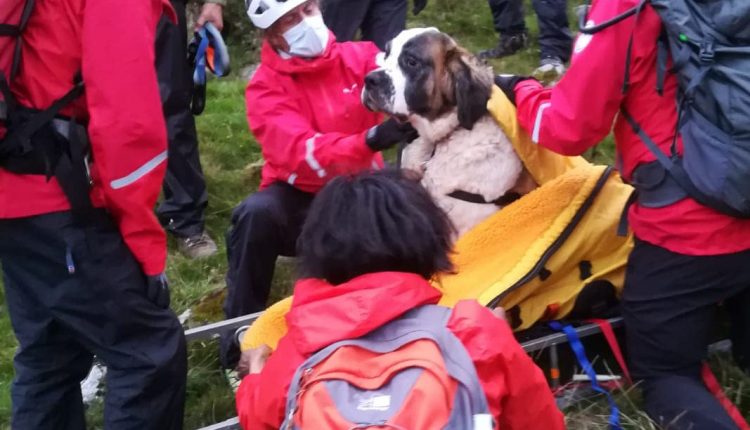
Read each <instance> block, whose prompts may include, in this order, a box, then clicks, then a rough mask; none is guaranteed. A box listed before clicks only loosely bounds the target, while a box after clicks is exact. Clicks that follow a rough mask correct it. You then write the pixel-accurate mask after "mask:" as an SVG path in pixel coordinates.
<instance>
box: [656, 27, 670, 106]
mask: <svg viewBox="0 0 750 430" xmlns="http://www.w3.org/2000/svg"><path fill="white" fill-rule="evenodd" d="M668 57H669V39H668V36H667V31H666V29H665V28H664V27H662V29H661V33H660V34H659V39H658V40H657V41H656V92H657V93H658V94H659V95H660V96H661V95H663V94H664V79H665V78H666V75H667V58H668Z"/></svg>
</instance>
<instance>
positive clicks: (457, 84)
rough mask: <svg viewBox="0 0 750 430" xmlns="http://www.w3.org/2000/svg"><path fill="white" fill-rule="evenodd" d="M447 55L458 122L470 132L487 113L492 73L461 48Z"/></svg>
mask: <svg viewBox="0 0 750 430" xmlns="http://www.w3.org/2000/svg"><path fill="white" fill-rule="evenodd" d="M449 55H450V58H449V59H448V70H449V71H450V74H451V75H452V76H451V77H452V80H453V93H454V97H455V98H454V100H456V107H457V110H458V121H459V124H461V126H462V127H463V128H465V129H467V130H471V129H472V128H473V127H474V124H475V123H476V122H477V121H479V119H480V118H481V117H482V116H484V115H485V114H486V113H487V101H488V100H489V99H490V95H491V94H492V72H491V71H490V70H489V69H488V68H486V67H484V66H482V65H481V64H480V63H479V61H478V60H477V59H476V58H475V57H474V56H472V55H471V54H470V53H469V52H467V51H466V50H464V49H462V48H458V47H457V48H455V49H453V50H452V51H451V52H450V53H449Z"/></svg>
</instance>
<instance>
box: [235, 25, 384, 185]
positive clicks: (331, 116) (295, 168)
mask: <svg viewBox="0 0 750 430" xmlns="http://www.w3.org/2000/svg"><path fill="white" fill-rule="evenodd" d="M378 52H379V51H378V48H377V47H376V46H375V45H374V44H372V43H371V42H356V43H352V42H349V43H338V42H336V40H335V37H334V36H333V33H331V35H330V41H329V43H328V47H327V48H326V51H325V52H324V53H323V55H322V56H320V57H317V58H314V59H312V60H307V59H303V58H291V59H288V60H285V59H283V58H281V57H280V56H279V54H278V53H277V52H276V51H275V50H274V49H273V48H271V46H270V45H269V44H268V43H264V45H263V49H262V52H261V61H260V67H259V68H258V70H257V72H256V73H255V75H254V76H253V79H252V80H251V81H250V83H249V84H248V86H247V93H246V95H247V97H246V100H247V118H248V121H249V123H250V129H251V130H252V132H253V134H254V135H255V138H256V139H257V140H258V142H259V143H260V146H261V148H262V150H263V158H264V159H265V160H266V164H265V166H264V167H263V175H262V176H263V178H262V182H261V188H265V187H267V186H268V185H270V184H271V183H273V182H276V181H285V182H288V183H290V184H292V185H294V186H295V187H297V188H299V189H300V190H302V191H306V192H317V191H318V190H320V189H321V188H322V187H323V185H325V184H326V183H327V182H328V181H329V180H330V179H331V178H333V177H334V176H336V175H340V174H346V173H356V172H360V171H362V170H367V169H370V168H373V167H380V166H382V158H381V156H380V155H379V154H376V153H374V152H373V151H372V150H370V148H369V147H368V146H367V145H366V144H365V134H366V133H367V130H369V129H370V127H372V126H374V125H377V124H378V123H379V122H380V120H381V115H379V114H376V113H373V112H370V111H368V110H367V109H366V108H365V107H364V106H363V105H362V102H361V101H360V95H361V93H362V88H363V87H364V82H365V76H366V75H367V73H369V72H370V71H372V70H374V69H375V68H376V67H377V66H376V65H375V56H376V55H377V54H378Z"/></svg>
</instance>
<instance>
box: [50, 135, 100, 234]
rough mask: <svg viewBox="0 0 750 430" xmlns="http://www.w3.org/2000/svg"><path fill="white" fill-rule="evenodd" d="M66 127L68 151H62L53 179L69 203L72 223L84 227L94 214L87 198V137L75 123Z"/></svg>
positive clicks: (88, 189) (89, 180)
mask: <svg viewBox="0 0 750 430" xmlns="http://www.w3.org/2000/svg"><path fill="white" fill-rule="evenodd" d="M68 125H69V126H68V133H67V136H64V137H65V138H66V139H67V141H68V145H69V147H68V149H69V151H62V155H61V156H60V159H59V160H58V162H57V166H56V168H55V178H56V179H57V182H58V183H59V184H60V188H62V190H63V192H64V193H65V196H66V197H67V198H68V201H69V202H70V210H71V212H72V213H73V220H74V222H76V223H77V224H79V225H86V224H88V223H89V221H91V219H92V216H93V213H94V206H93V205H92V204H91V198H90V196H89V192H90V190H91V179H90V178H89V174H88V167H87V164H86V157H87V156H88V148H89V145H88V137H87V134H86V130H85V128H84V127H83V126H81V125H78V124H76V123H75V121H70V122H69V124H68Z"/></svg>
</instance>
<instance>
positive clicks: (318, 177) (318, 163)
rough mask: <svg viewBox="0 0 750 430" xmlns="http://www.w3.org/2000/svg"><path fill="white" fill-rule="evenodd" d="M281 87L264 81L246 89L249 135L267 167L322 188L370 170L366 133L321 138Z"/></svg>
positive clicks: (370, 157)
mask: <svg viewBox="0 0 750 430" xmlns="http://www.w3.org/2000/svg"><path fill="white" fill-rule="evenodd" d="M283 87H284V86H283V85H278V83H273V82H268V81H267V80H258V81H255V82H252V83H250V85H248V87H247V97H246V100H247V112H248V121H249V123H250V129H251V130H252V132H253V134H254V135H255V138H256V139H257V140H258V142H259V143H260V145H261V148H262V151H263V158H264V159H265V160H266V162H267V163H270V164H271V165H273V166H275V167H276V168H279V169H283V170H284V171H287V172H289V175H291V176H293V177H295V178H297V179H298V180H300V181H301V182H302V181H304V182H305V183H308V184H319V185H320V187H322V186H323V185H325V184H326V183H327V182H328V181H329V180H330V179H331V178H332V177H334V176H337V175H341V174H347V173H356V172H361V171H363V170H366V169H369V168H370V167H371V163H372V156H373V151H372V150H371V149H370V148H369V147H368V146H367V145H366V144H365V136H366V134H367V131H363V132H361V133H357V134H343V133H321V132H319V131H318V130H316V129H315V127H313V125H312V123H311V121H310V119H308V118H306V117H305V116H304V115H303V114H302V113H301V112H300V111H301V110H300V108H299V106H298V105H297V102H296V100H295V99H294V97H292V96H291V95H290V94H287V93H286V91H285V90H284V88H283ZM290 182H293V181H290Z"/></svg>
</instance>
